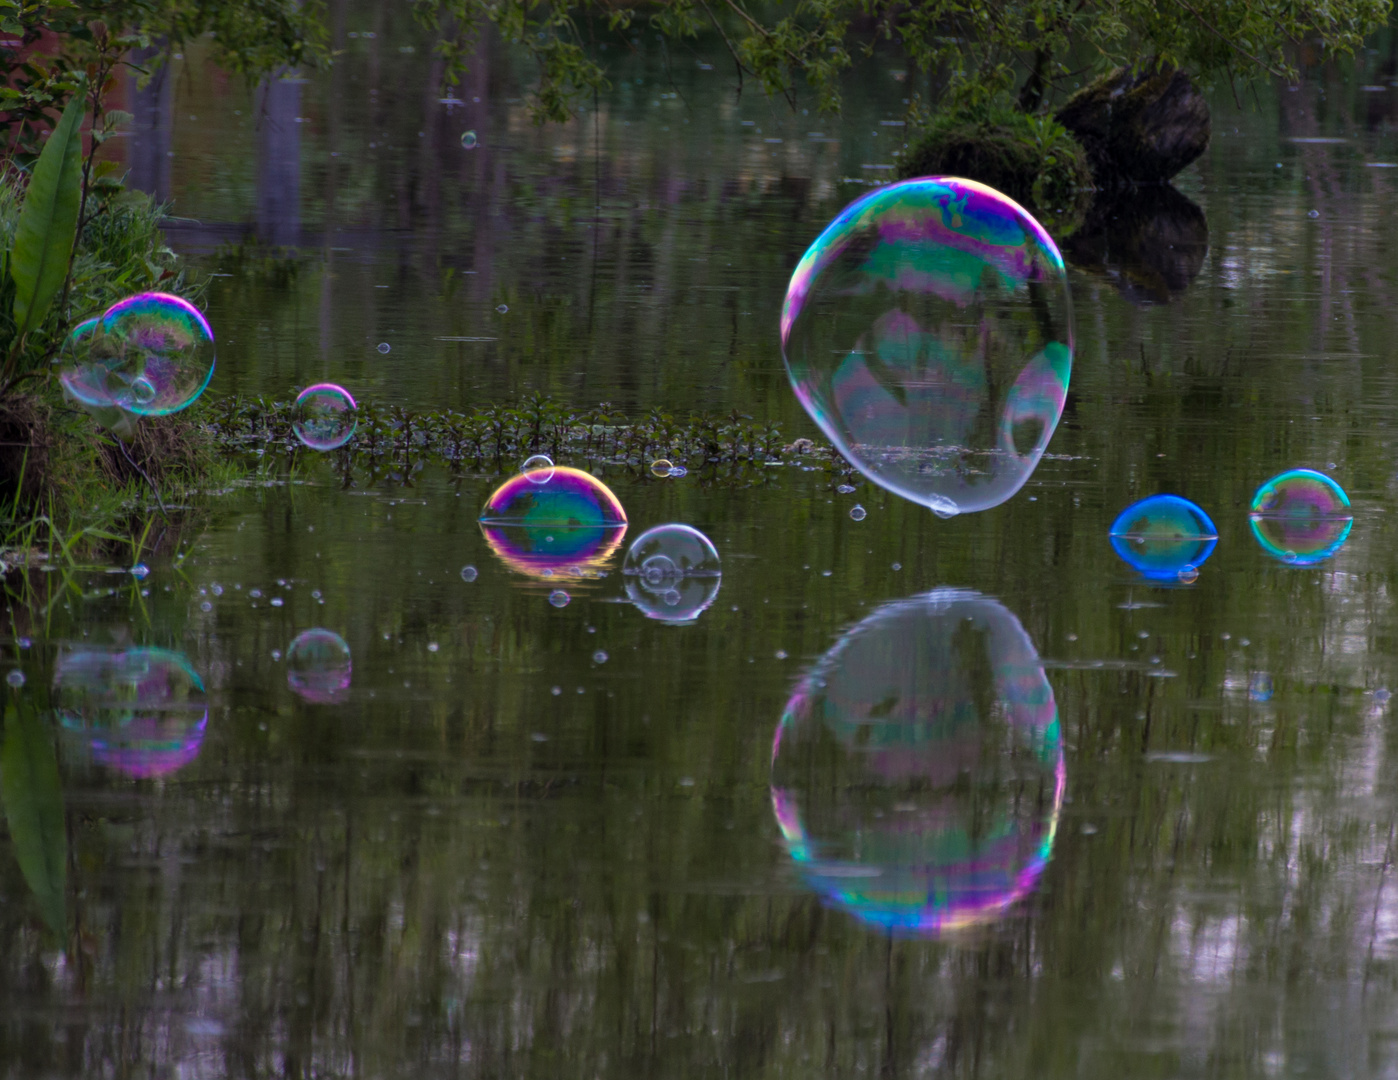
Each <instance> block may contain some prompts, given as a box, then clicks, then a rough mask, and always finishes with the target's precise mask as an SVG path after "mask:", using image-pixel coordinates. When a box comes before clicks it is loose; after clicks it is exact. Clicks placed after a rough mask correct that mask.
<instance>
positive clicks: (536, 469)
mask: <svg viewBox="0 0 1398 1080" xmlns="http://www.w3.org/2000/svg"><path fill="white" fill-rule="evenodd" d="M553 471H554V465H553V458H551V457H549V456H548V455H547V454H535V455H534V456H533V457H528V458H525V459H524V465H523V473H524V478H525V479H526V480H528V481H529V482H530V483H531V484H547V483H548V482H549V481H550V480H552V479H553Z"/></svg>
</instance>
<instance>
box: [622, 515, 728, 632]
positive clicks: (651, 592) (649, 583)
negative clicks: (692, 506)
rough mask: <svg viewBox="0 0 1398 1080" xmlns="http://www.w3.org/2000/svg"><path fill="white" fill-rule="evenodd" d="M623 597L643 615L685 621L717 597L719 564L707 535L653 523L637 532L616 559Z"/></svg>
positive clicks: (683, 527)
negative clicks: (619, 559)
mask: <svg viewBox="0 0 1398 1080" xmlns="http://www.w3.org/2000/svg"><path fill="white" fill-rule="evenodd" d="M621 569H622V574H623V576H624V578H625V581H626V595H627V597H628V598H629V599H630V600H631V602H632V603H633V604H635V605H636V606H637V607H638V608H640V609H641V610H642V611H643V612H645V613H646V615H648V616H650V617H651V618H653V619H660V620H661V621H664V622H674V623H679V622H690V621H692V620H694V619H696V618H698V617H699V615H700V613H702V612H703V611H704V609H706V608H707V607H708V606H709V605H710V604H712V603H713V601H714V598H715V597H716V596H717V595H718V590H719V583H720V579H721V576H722V564H721V562H720V560H719V555H718V549H717V548H715V547H714V545H713V542H712V541H711V540H709V538H708V537H707V536H705V535H704V534H703V533H701V532H700V531H699V530H698V529H695V528H693V527H691V526H689V525H680V524H671V525H658V526H656V527H655V528H653V529H648V530H647V531H646V532H644V533H642V534H641V535H640V536H638V537H637V538H636V540H635V542H634V543H632V545H631V548H630V550H628V551H627V553H626V559H625V560H624V561H623V563H622V568H621Z"/></svg>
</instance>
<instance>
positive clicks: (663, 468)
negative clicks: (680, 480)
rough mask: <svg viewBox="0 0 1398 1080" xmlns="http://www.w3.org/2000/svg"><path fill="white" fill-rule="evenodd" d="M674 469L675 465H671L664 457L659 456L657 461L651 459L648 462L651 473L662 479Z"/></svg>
mask: <svg viewBox="0 0 1398 1080" xmlns="http://www.w3.org/2000/svg"><path fill="white" fill-rule="evenodd" d="M674 469H675V466H674V465H672V464H671V463H670V462H669V461H667V460H666V459H665V458H661V459H659V460H658V461H652V462H651V463H650V471H651V475H653V476H658V477H660V479H662V480H663V479H665V477H667V476H669V475H670V473H672V472H673V471H674Z"/></svg>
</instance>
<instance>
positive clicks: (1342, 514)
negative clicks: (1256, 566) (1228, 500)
mask: <svg viewBox="0 0 1398 1080" xmlns="http://www.w3.org/2000/svg"><path fill="white" fill-rule="evenodd" d="M1248 521H1249V523H1250V524H1251V525H1252V535H1253V536H1255V537H1256V538H1257V542H1258V543H1259V544H1261V545H1262V550H1263V551H1265V552H1266V553H1267V554H1268V555H1271V556H1272V557H1273V558H1275V559H1280V560H1281V561H1282V562H1285V563H1289V564H1290V565H1292V566H1314V565H1316V564H1317V563H1320V562H1324V561H1325V560H1326V559H1328V558H1330V556H1332V555H1334V554H1335V552H1337V551H1339V550H1340V548H1341V547H1343V546H1344V543H1345V541H1346V540H1348V539H1349V533H1350V529H1351V528H1353V526H1354V516H1353V515H1352V514H1351V513H1350V505H1349V496H1348V495H1346V494H1345V490H1344V488H1342V487H1340V485H1339V484H1337V483H1336V482H1335V481H1334V480H1332V479H1331V478H1330V477H1328V476H1326V475H1325V474H1324V473H1321V472H1316V471H1315V470H1314V469H1291V470H1289V471H1287V472H1284V473H1281V474H1280V475H1278V476H1274V477H1272V479H1270V480H1268V481H1267V482H1266V483H1265V484H1263V485H1262V486H1261V487H1260V488H1258V489H1257V493H1256V494H1255V495H1253V497H1252V511H1251V513H1250V514H1249V516H1248Z"/></svg>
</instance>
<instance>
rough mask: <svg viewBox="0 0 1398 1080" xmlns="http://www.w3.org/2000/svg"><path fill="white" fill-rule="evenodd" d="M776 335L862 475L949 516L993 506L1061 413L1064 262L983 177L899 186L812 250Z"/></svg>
mask: <svg viewBox="0 0 1398 1080" xmlns="http://www.w3.org/2000/svg"><path fill="white" fill-rule="evenodd" d="M781 340H782V354H783V357H784V359H785V362H786V369H787V374H788V376H789V377H790V379H791V385H792V387H793V389H794V390H795V391H796V395H797V397H798V398H799V399H800V401H801V404H802V405H803V406H804V407H805V409H806V411H807V412H808V413H809V414H810V415H811V418H812V419H813V420H815V422H816V423H817V424H818V425H819V426H820V429H821V430H822V431H823V432H824V433H825V434H826V435H827V436H828V437H829V438H830V440H831V442H833V443H834V444H835V447H836V448H837V449H838V450H839V451H840V453H841V454H842V455H843V456H844V457H845V459H846V460H847V461H849V462H850V463H851V464H853V465H854V466H855V467H856V468H858V469H859V471H860V472H861V473H863V474H864V476H866V477H868V478H869V479H870V480H872V481H873V482H874V483H876V484H878V485H880V486H881V487H884V488H887V489H888V490H889V491H892V492H894V493H895V494H897V495H900V496H902V497H904V498H907V499H911V500H912V501H913V502H916V503H920V504H922V505H924V506H927V507H929V508H930V509H931V510H933V511H934V512H935V513H937V514H938V515H939V516H941V517H950V516H952V515H954V514H958V513H963V512H967V511H975V510H985V509H988V508H989V507H992V506H998V505H999V504H1000V503H1003V502H1004V501H1005V500H1007V499H1009V498H1010V497H1011V496H1013V495H1014V494H1015V492H1017V491H1018V490H1019V489H1020V488H1021V487H1022V486H1023V485H1024V483H1025V482H1026V481H1027V480H1028V479H1029V476H1030V474H1031V473H1033V471H1034V469H1035V468H1036V467H1037V466H1038V463H1039V460H1040V458H1041V457H1042V456H1043V453H1044V450H1045V448H1046V447H1047V446H1048V442H1049V439H1050V438H1051V437H1052V435H1053V432H1054V429H1055V428H1056V427H1057V426H1058V422H1059V420H1060V419H1061V417H1062V415H1063V406H1064V402H1065V400H1066V396H1067V392H1068V380H1069V376H1070V374H1071V371H1072V360H1073V328H1072V305H1071V302H1070V300H1069V295H1068V286H1067V277H1066V274H1065V272H1064V266H1063V257H1062V255H1061V254H1060V253H1059V251H1058V248H1057V247H1056V246H1055V244H1054V242H1053V239H1052V238H1051V237H1050V236H1049V234H1048V233H1047V232H1046V231H1045V230H1044V228H1043V226H1041V225H1040V224H1039V223H1038V222H1037V221H1036V220H1034V218H1033V217H1032V216H1031V215H1030V214H1029V213H1028V212H1027V211H1026V210H1025V209H1024V208H1023V207H1021V206H1019V205H1018V204H1017V203H1015V202H1014V201H1013V200H1012V199H1009V198H1008V197H1006V196H1005V195H1002V194H1001V193H1000V192H998V191H995V190H994V189H992V188H989V187H986V186H985V185H983V184H979V183H976V182H974V181H970V180H962V179H957V178H954V177H924V178H922V179H918V180H908V181H904V182H902V183H897V184H890V185H888V186H886V187H882V188H878V189H876V190H874V191H871V192H869V193H867V194H866V195H864V196H862V197H861V198H859V199H858V200H856V201H855V202H853V203H851V204H850V205H849V206H847V207H846V208H845V209H844V210H843V211H841V212H840V214H839V216H838V217H836V218H835V220H834V221H833V222H831V224H830V225H829V226H828V227H827V228H826V230H825V231H824V232H823V233H821V235H820V236H819V237H818V238H817V239H816V241H815V243H813V244H812V245H811V246H810V248H809V249H808V250H807V251H806V253H805V255H804V256H803V257H802V259H801V261H800V263H799V264H798V265H797V267H796V270H795V271H794V272H793V274H792V276H791V283H790V285H789V286H788V288H787V293H786V301H785V304H784V306H783V309H782V317H781Z"/></svg>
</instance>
